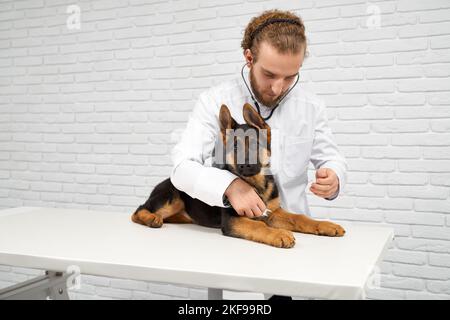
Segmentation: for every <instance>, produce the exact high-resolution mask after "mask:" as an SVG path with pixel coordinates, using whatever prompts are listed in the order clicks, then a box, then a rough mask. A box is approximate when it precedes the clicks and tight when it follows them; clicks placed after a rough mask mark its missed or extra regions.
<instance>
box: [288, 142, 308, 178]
mask: <svg viewBox="0 0 450 320" xmlns="http://www.w3.org/2000/svg"><path fill="white" fill-rule="evenodd" d="M284 142H285V143H284V153H283V154H284V157H283V172H284V173H285V174H286V176H287V177H289V178H296V177H300V176H301V175H303V174H305V173H306V171H307V170H308V164H309V160H310V158H311V148H312V144H313V138H311V137H304V136H286V138H285V141H284Z"/></svg>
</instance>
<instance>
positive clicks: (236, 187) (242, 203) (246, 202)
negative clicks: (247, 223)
mask: <svg viewBox="0 0 450 320" xmlns="http://www.w3.org/2000/svg"><path fill="white" fill-rule="evenodd" d="M225 195H226V196H227V198H228V201H230V204H231V206H232V207H233V209H234V210H236V212H237V213H238V214H239V215H240V216H244V215H245V216H247V217H249V218H254V217H259V216H260V215H262V214H263V212H264V211H265V210H266V205H265V204H264V202H263V201H262V200H261V198H260V197H259V195H258V194H257V193H256V191H255V190H254V189H253V188H252V187H251V186H250V185H249V184H248V183H247V182H245V181H244V180H242V179H240V178H237V179H234V180H233V182H231V183H230V185H229V186H228V188H227V190H225Z"/></svg>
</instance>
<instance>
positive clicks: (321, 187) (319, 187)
mask: <svg viewBox="0 0 450 320" xmlns="http://www.w3.org/2000/svg"><path fill="white" fill-rule="evenodd" d="M311 188H312V189H315V190H317V191H319V192H327V191H329V190H331V189H332V188H333V185H331V184H329V185H328V184H327V185H321V184H317V183H313V184H312V185H311Z"/></svg>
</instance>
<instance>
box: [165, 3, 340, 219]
mask: <svg viewBox="0 0 450 320" xmlns="http://www.w3.org/2000/svg"><path fill="white" fill-rule="evenodd" d="M241 46H242V48H243V50H244V57H245V65H244V66H243V68H242V73H241V74H240V75H239V76H237V77H236V78H234V79H232V80H230V81H227V82H224V83H222V84H220V85H217V86H214V87H212V88H210V89H209V90H207V91H206V92H203V93H202V94H200V96H199V98H198V101H197V103H196V105H195V107H194V110H193V112H192V114H191V115H190V117H189V120H188V123H187V127H186V129H185V131H184V132H183V134H182V136H181V140H180V141H179V142H178V144H177V145H176V146H175V147H174V149H173V151H172V161H173V170H172V172H171V176H170V179H171V181H172V183H173V185H174V186H175V187H176V188H178V189H179V190H182V191H184V192H186V193H187V194H189V195H190V196H191V197H193V198H197V199H200V200H202V201H203V202H205V203H207V204H209V205H211V206H219V207H226V206H229V205H231V206H232V207H233V208H234V209H235V210H236V211H237V213H238V214H239V215H241V216H244V215H245V216H247V217H250V218H253V217H258V216H260V215H261V214H262V213H263V212H264V211H265V209H266V206H265V204H264V203H263V201H262V200H261V199H260V197H259V196H258V195H257V193H256V192H255V191H254V189H253V188H252V187H251V186H250V185H248V184H247V183H246V182H244V181H243V180H242V179H240V178H239V177H237V176H236V175H234V174H232V173H231V172H229V171H226V170H221V169H219V168H216V167H213V166H212V164H213V161H214V159H213V156H212V151H213V149H214V145H215V141H216V139H217V138H218V134H219V131H220V129H219V120H218V117H219V109H220V106H221V105H222V104H225V105H227V106H228V108H229V109H230V112H231V115H232V117H233V118H234V119H235V120H236V121H237V122H238V123H244V119H243V115H242V107H243V105H244V103H250V104H251V105H252V106H254V107H255V109H257V110H258V112H259V113H260V115H261V116H262V117H263V119H264V120H265V121H266V122H267V123H268V124H269V126H270V127H271V135H272V139H271V140H272V143H271V149H272V151H271V159H270V161H271V171H272V173H273V175H274V177H275V181H276V183H277V185H278V187H279V191H280V197H281V206H282V207H283V208H285V209H287V210H289V211H291V212H298V213H304V214H307V215H310V210H309V207H308V203H307V198H306V188H307V186H308V175H307V171H308V170H307V169H308V165H309V163H310V162H312V164H313V165H314V167H315V169H316V171H315V181H313V182H312V184H311V186H310V190H311V192H312V193H314V194H315V195H316V196H318V197H321V198H324V199H327V200H333V199H335V198H336V197H337V196H338V195H339V192H340V191H341V190H342V189H343V187H344V185H345V180H346V169H347V164H346V161H345V159H344V158H343V156H342V155H341V154H340V153H339V150H338V147H337V145H336V143H335V141H334V139H333V135H332V133H331V130H330V128H329V126H328V121H327V117H326V111H325V105H324V102H323V101H322V100H321V99H320V98H319V97H317V96H316V95H314V94H312V93H309V92H307V91H306V90H305V89H304V88H302V86H301V85H299V84H298V78H299V77H301V71H300V69H301V67H302V64H303V62H304V59H305V55H306V52H307V51H306V49H307V44H306V36H305V27H304V24H303V22H302V20H301V19H300V18H299V17H298V16H296V15H295V14H293V13H290V12H285V11H279V10H272V11H266V12H264V13H262V14H261V15H260V16H257V17H255V18H253V19H252V20H251V21H250V23H249V24H248V26H247V27H246V29H245V34H244V38H243V40H242V43H241Z"/></svg>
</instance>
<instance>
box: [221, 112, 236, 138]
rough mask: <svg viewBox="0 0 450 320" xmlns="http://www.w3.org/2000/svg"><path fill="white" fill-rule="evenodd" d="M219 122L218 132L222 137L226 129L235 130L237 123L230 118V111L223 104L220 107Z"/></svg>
mask: <svg viewBox="0 0 450 320" xmlns="http://www.w3.org/2000/svg"><path fill="white" fill-rule="evenodd" d="M219 122H220V131H221V132H222V133H223V135H224V136H225V133H226V130H227V129H235V128H236V126H237V122H236V121H234V119H233V118H232V117H231V113H230V110H229V109H228V107H227V106H226V105H224V104H223V105H222V106H221V107H220V113H219Z"/></svg>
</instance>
